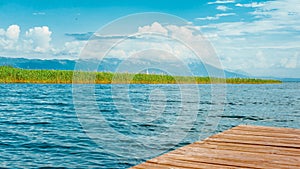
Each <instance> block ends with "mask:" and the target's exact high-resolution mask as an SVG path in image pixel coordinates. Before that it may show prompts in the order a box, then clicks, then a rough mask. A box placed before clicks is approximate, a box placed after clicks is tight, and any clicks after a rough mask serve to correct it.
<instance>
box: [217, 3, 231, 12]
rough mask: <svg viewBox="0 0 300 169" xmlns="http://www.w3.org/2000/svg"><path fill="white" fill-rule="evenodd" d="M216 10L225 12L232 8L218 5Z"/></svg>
mask: <svg viewBox="0 0 300 169" xmlns="http://www.w3.org/2000/svg"><path fill="white" fill-rule="evenodd" d="M216 9H217V10H220V11H224V12H225V11H228V10H231V9H232V8H229V7H227V6H225V5H219V6H217V7H216Z"/></svg>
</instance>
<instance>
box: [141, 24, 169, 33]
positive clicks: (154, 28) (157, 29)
mask: <svg viewBox="0 0 300 169" xmlns="http://www.w3.org/2000/svg"><path fill="white" fill-rule="evenodd" d="M138 33H160V34H164V35H167V34H168V30H166V29H165V28H164V27H163V26H162V25H161V24H159V23H158V22H154V23H152V25H147V26H143V27H139V28H138Z"/></svg>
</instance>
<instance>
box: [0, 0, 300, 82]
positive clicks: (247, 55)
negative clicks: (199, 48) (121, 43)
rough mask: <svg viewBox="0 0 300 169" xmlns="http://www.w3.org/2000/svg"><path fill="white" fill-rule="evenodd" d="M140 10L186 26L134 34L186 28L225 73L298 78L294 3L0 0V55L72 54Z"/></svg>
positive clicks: (158, 26) (298, 5) (298, 23)
mask: <svg viewBox="0 0 300 169" xmlns="http://www.w3.org/2000/svg"><path fill="white" fill-rule="evenodd" d="M144 12H160V13H166V14H171V15H174V16H178V17H180V18H183V19H184V20H186V21H187V24H186V25H181V26H178V25H170V24H169V25H166V24H164V23H162V21H159V20H157V21H155V20H154V21H153V22H152V23H148V25H141V26H140V27H138V28H136V29H134V31H136V33H140V32H141V31H143V30H154V31H159V33H166V31H167V32H168V31H173V33H174V32H177V33H178V32H180V31H181V32H180V33H181V34H183V35H184V36H189V35H192V34H194V33H193V32H191V31H190V30H194V31H198V32H201V34H202V35H203V37H205V38H206V39H207V40H208V41H209V42H210V43H211V45H212V46H213V48H214V50H215V51H216V53H217V56H218V58H219V60H220V62H221V65H222V66H223V67H224V68H225V69H227V70H233V71H237V72H245V73H248V74H251V75H254V76H274V77H293V78H300V73H299V72H300V65H299V63H300V56H299V55H300V19H299V17H300V1H299V0H272V1H270V0H184V1H183V0H182V1H176V0H164V1H158V0H152V1H148V0H131V1H124V0H123V1H121V0H115V1H112V0H64V1H61V0H1V1H0V56H5V57H24V58H39V59H77V58H78V56H79V55H80V52H81V50H82V49H83V48H84V46H85V44H86V43H87V41H88V40H89V37H90V36H91V35H92V34H93V33H94V32H97V31H99V29H101V28H103V27H105V26H106V25H107V24H110V23H112V22H113V21H115V20H116V19H118V18H120V17H124V16H126V15H131V14H135V13H144ZM127 26H130V24H128V25H127ZM120 29H122V31H124V30H126V25H124V27H121V28H120ZM175 30H176V31H175ZM122 31H121V32H122ZM132 33H134V32H132ZM114 38H115V37H114ZM149 43H150V42H149ZM149 43H148V44H147V45H149ZM166 48H167V47H166ZM176 49H178V48H176ZM115 53H116V55H117V54H119V55H120V57H121V55H122V54H123V55H126V51H120V50H119V51H118V52H115ZM124 53H125V54H124ZM208 62H209V61H208Z"/></svg>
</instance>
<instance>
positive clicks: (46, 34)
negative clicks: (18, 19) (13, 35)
mask: <svg viewBox="0 0 300 169" xmlns="http://www.w3.org/2000/svg"><path fill="white" fill-rule="evenodd" d="M51 34H52V32H51V31H50V30H49V28H48V27H47V26H42V27H34V28H30V29H29V30H28V31H26V37H27V38H28V40H27V42H28V43H30V46H32V48H33V49H34V51H36V52H46V51H48V50H50V48H51V45H50V41H51Z"/></svg>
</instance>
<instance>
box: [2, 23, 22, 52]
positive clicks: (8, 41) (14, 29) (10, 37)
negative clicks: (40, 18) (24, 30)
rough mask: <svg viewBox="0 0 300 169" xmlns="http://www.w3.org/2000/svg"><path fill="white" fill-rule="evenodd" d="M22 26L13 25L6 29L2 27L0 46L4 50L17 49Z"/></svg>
mask: <svg viewBox="0 0 300 169" xmlns="http://www.w3.org/2000/svg"><path fill="white" fill-rule="evenodd" d="M19 35H20V27H19V26H18V25H11V26H9V27H8V28H7V29H6V30H4V29H0V47H1V48H2V49H4V50H16V49H17V48H18V45H17V42H18V40H19Z"/></svg>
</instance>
